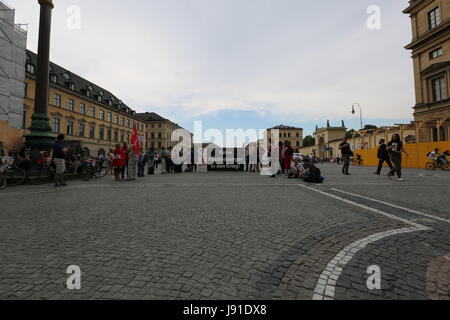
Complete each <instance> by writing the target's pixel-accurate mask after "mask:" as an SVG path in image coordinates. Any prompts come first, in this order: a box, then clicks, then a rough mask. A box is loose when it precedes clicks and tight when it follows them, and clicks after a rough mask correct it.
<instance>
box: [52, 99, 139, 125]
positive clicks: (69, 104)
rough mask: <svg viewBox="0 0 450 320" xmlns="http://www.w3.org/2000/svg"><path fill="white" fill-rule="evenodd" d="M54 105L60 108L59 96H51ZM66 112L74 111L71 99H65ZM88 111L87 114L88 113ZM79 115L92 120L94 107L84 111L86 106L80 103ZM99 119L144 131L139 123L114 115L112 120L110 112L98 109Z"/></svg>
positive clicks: (73, 103)
mask: <svg viewBox="0 0 450 320" xmlns="http://www.w3.org/2000/svg"><path fill="white" fill-rule="evenodd" d="M53 100H54V105H55V106H56V107H61V106H62V102H61V95H59V94H57V93H55V94H54V96H53ZM67 110H69V111H75V101H74V100H73V99H67ZM88 111H89V113H88ZM80 114H83V115H89V116H91V117H93V118H96V117H97V112H96V108H95V107H94V106H90V108H89V110H87V109H86V104H84V103H80ZM99 119H100V120H103V121H105V120H106V121H108V122H112V123H115V124H119V125H121V126H124V127H127V128H134V125H135V124H136V128H137V130H138V131H144V125H143V124H142V123H140V122H135V121H134V120H130V119H125V118H124V117H120V118H119V116H118V115H115V116H114V118H113V116H112V113H111V112H107V113H105V111H104V110H102V109H100V111H99Z"/></svg>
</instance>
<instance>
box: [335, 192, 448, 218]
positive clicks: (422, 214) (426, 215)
mask: <svg viewBox="0 0 450 320" xmlns="http://www.w3.org/2000/svg"><path fill="white" fill-rule="evenodd" d="M331 190H333V191H336V192H340V193H343V194H347V195H349V196H353V197H358V198H361V199H366V200H369V201H373V202H377V203H381V204H384V205H386V206H389V207H392V208H396V209H400V210H404V211H407V212H410V213H414V214H417V215H419V216H424V217H427V218H430V219H434V220H439V221H442V222H446V223H450V220H447V219H444V218H441V217H437V216H434V215H431V214H427V213H423V212H420V211H417V210H413V209H409V208H405V207H402V206H399V205H396V204H392V203H389V202H385V201H381V200H377V199H373V198H369V197H366V196H362V195H359V194H356V193H351V192H347V191H344V190H339V189H335V188H331Z"/></svg>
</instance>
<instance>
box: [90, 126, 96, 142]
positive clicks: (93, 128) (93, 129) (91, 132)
mask: <svg viewBox="0 0 450 320" xmlns="http://www.w3.org/2000/svg"><path fill="white" fill-rule="evenodd" d="M89 138H91V139H94V138H95V127H94V126H91V127H89Z"/></svg>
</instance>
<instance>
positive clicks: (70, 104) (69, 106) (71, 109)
mask: <svg viewBox="0 0 450 320" xmlns="http://www.w3.org/2000/svg"><path fill="white" fill-rule="evenodd" d="M74 104H75V102H74V101H73V100H72V99H68V100H67V110H70V111H73V106H74Z"/></svg>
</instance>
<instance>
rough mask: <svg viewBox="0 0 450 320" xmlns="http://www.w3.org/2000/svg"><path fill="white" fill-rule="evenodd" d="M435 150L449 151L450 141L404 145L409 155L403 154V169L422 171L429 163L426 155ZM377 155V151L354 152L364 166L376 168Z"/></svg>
mask: <svg viewBox="0 0 450 320" xmlns="http://www.w3.org/2000/svg"><path fill="white" fill-rule="evenodd" d="M435 148H438V149H439V151H440V152H444V151H445V150H450V141H444V142H424V143H414V144H405V150H406V151H407V152H408V153H409V157H407V156H406V155H405V154H403V167H405V168H423V169H424V168H425V166H426V164H427V163H428V162H430V161H431V160H430V159H428V158H427V154H428V153H429V152H431V151H433V150H434V149H435ZM377 153H378V149H367V150H355V154H360V155H361V156H362V159H363V165H364V166H372V167H374V166H375V167H376V166H378V157H377Z"/></svg>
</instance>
